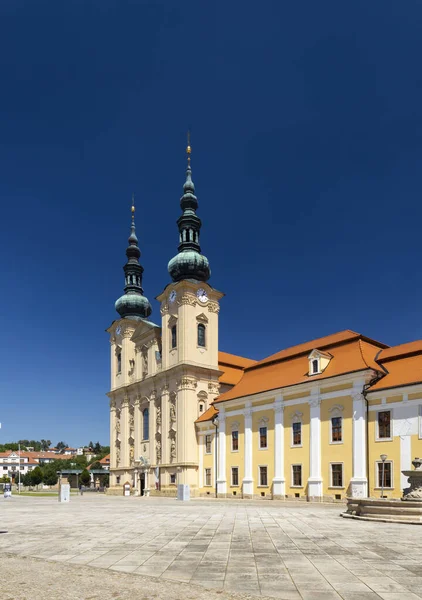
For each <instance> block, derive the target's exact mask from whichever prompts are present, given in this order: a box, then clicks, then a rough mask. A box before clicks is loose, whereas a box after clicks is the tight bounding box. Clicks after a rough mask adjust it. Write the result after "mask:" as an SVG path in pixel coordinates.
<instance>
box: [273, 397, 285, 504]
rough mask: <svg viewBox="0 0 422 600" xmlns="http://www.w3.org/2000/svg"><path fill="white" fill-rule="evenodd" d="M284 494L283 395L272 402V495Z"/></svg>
mask: <svg viewBox="0 0 422 600" xmlns="http://www.w3.org/2000/svg"><path fill="white" fill-rule="evenodd" d="M284 495H285V478H284V405H283V397H282V396H278V397H277V398H276V400H275V402H274V477H273V496H284Z"/></svg>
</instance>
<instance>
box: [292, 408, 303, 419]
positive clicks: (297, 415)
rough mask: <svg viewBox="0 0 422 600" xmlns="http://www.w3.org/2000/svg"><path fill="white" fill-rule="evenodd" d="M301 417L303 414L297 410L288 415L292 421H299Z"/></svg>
mask: <svg viewBox="0 0 422 600" xmlns="http://www.w3.org/2000/svg"><path fill="white" fill-rule="evenodd" d="M302 417H303V412H300V411H299V410H297V411H296V412H294V413H290V419H291V420H292V421H300V420H301V419H302Z"/></svg>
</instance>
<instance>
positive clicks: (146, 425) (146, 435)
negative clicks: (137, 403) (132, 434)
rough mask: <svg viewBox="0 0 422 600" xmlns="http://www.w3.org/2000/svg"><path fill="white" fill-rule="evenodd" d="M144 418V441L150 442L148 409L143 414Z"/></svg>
mask: <svg viewBox="0 0 422 600" xmlns="http://www.w3.org/2000/svg"><path fill="white" fill-rule="evenodd" d="M142 417H143V427H144V429H143V435H142V439H143V440H149V410H148V409H147V408H145V409H144V411H143V412H142Z"/></svg>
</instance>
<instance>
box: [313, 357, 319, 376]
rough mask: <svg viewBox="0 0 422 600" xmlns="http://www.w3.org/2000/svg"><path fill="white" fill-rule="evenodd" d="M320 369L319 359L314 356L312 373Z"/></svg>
mask: <svg viewBox="0 0 422 600" xmlns="http://www.w3.org/2000/svg"><path fill="white" fill-rule="evenodd" d="M318 371H319V360H318V359H317V358H314V360H313V361H312V373H318Z"/></svg>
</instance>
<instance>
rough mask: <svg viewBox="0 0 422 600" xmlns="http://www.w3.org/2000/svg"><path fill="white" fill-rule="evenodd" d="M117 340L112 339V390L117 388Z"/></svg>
mask: <svg viewBox="0 0 422 600" xmlns="http://www.w3.org/2000/svg"><path fill="white" fill-rule="evenodd" d="M116 360H117V358H116V338H115V337H114V336H113V337H112V338H110V380H111V381H110V389H111V390H114V388H115V387H116Z"/></svg>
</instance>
